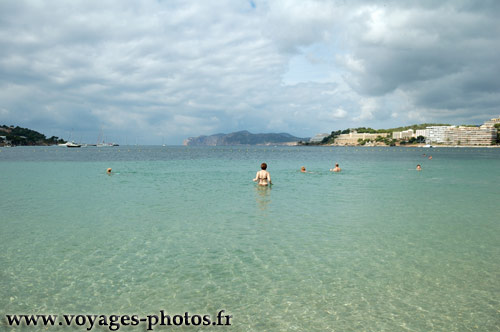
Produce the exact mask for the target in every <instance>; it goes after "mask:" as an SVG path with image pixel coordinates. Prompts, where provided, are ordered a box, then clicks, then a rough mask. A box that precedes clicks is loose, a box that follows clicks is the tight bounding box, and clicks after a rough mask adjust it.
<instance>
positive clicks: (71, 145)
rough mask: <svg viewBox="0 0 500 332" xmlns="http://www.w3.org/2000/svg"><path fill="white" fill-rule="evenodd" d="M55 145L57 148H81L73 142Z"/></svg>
mask: <svg viewBox="0 0 500 332" xmlns="http://www.w3.org/2000/svg"><path fill="white" fill-rule="evenodd" d="M57 145H58V146H65V147H67V148H79V147H81V146H82V145H81V144H77V143H75V142H66V143H61V144H57Z"/></svg>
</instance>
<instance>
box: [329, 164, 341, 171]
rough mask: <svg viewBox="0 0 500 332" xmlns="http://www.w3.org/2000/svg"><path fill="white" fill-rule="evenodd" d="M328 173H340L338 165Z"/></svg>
mask: <svg viewBox="0 0 500 332" xmlns="http://www.w3.org/2000/svg"><path fill="white" fill-rule="evenodd" d="M330 171H332V172H340V171H341V169H340V167H339V164H335V168H332V169H330Z"/></svg>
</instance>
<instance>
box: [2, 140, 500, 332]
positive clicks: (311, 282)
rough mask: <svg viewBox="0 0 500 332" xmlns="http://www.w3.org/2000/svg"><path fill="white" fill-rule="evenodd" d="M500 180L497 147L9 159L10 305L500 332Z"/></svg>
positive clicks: (276, 323) (246, 326) (186, 151)
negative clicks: (259, 180)
mask: <svg viewBox="0 0 500 332" xmlns="http://www.w3.org/2000/svg"><path fill="white" fill-rule="evenodd" d="M424 153H425V154H427V155H429V154H432V156H433V159H432V160H428V159H427V156H425V157H424V156H423V154H424ZM263 161H265V162H267V163H268V165H269V167H268V170H269V171H270V173H271V176H272V180H273V183H274V185H273V186H272V187H271V188H258V187H256V186H255V184H254V183H253V182H252V181H251V179H252V178H253V177H254V176H255V173H256V171H258V169H259V165H260V163H261V162H263ZM335 162H338V163H340V167H341V168H342V172H341V173H332V172H329V171H328V170H329V169H330V168H332V167H333V166H334V163H335ZM417 164H421V165H422V168H423V170H422V171H421V172H417V171H416V170H415V166H416V165H417ZM303 165H304V166H306V167H307V170H308V171H310V172H312V173H307V174H303V173H300V172H299V168H300V166H303ZM108 167H112V168H113V174H112V175H111V176H108V175H106V174H105V170H106V168H108ZM499 184H500V149H485V148H483V149H472V148H437V149H424V148H382V147H381V148H373V147H371V148H354V147H351V148H344V147H204V148H197V147H135V146H134V147H127V146H125V147H123V146H122V147H114V148H96V147H88V148H81V149H67V148H61V147H16V148H1V151H0V192H1V197H2V198H1V200H0V219H1V222H0V266H1V267H2V268H1V270H0V276H1V278H0V310H1V313H2V315H4V314H7V313H9V314H13V313H28V314H31V313H33V314H36V313H52V314H60V315H61V314H64V313H75V314H79V313H83V314H89V313H94V314H141V315H147V314H157V313H158V311H159V310H165V311H167V312H169V313H171V314H176V313H181V314H182V313H184V312H186V311H188V312H190V313H198V314H211V315H215V313H216V312H217V311H218V310H220V309H224V310H226V311H228V312H229V313H230V314H232V315H233V320H232V323H233V325H232V326H230V327H214V328H212V329H213V330H224V331H226V330H227V331H405V330H408V331H499V330H500V301H499V299H500V283H499V280H500V259H499V258H498V257H500V221H499V220H500V204H498V198H499V197H500V186H499ZM1 324H4V325H1ZM0 329H2V330H9V331H14V330H16V329H14V328H7V327H6V326H5V321H4V320H2V321H1V323H0ZM37 329H38V327H37V328H34V327H30V328H29V330H30V331H36V330H37ZM50 329H56V328H55V327H54V328H48V330H50ZM144 329H145V328H144V327H143V326H141V328H140V330H144ZM184 329H186V330H197V329H198V328H193V327H191V328H184ZM40 330H41V328H40ZM56 330H57V329H56ZM125 330H133V329H132V328H128V329H125ZM156 330H168V327H164V328H161V327H157V328H156ZM205 330H207V329H205Z"/></svg>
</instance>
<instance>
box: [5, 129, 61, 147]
mask: <svg viewBox="0 0 500 332" xmlns="http://www.w3.org/2000/svg"><path fill="white" fill-rule="evenodd" d="M0 136H5V140H4V139H0V144H2V145H7V144H12V145H54V144H58V143H64V142H65V141H64V140H62V139H60V138H59V137H56V136H52V137H50V138H47V137H45V135H43V134H40V133H39V132H37V131H34V130H31V129H28V128H21V127H19V126H17V127H14V126H6V125H1V126H0Z"/></svg>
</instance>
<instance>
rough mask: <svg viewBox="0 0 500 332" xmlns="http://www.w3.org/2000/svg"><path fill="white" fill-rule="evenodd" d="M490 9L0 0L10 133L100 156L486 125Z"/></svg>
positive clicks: (493, 54) (310, 2) (3, 106)
mask: <svg viewBox="0 0 500 332" xmlns="http://www.w3.org/2000/svg"><path fill="white" fill-rule="evenodd" d="M498 17H500V1H496V0H491V1H488V0H484V1H481V0H470V1H465V0H463V1H462V0H452V1H446V0H436V1H431V0H420V1H411V0H407V1H391V0H386V1H363V0H349V1H348V0H344V1H341V0H338V1H334V0H328V1H326V0H324V1H323V0H282V1H281V0H275V1H274V0H214V1H205V0H192V1H190V0H179V1H178V0H164V1H162V0H142V1H136V0H71V1H67V0H51V1H42V0H26V1H24V0H2V1H0V124H7V125H19V126H22V127H28V128H32V129H35V130H38V131H41V132H42V133H44V134H46V135H47V136H51V135H55V136H60V137H63V138H66V139H68V138H69V135H70V134H72V138H73V139H75V140H83V141H87V142H95V141H96V140H97V137H98V135H99V133H100V131H102V132H103V133H104V135H105V136H106V139H107V140H108V141H115V142H118V143H121V144H125V143H129V144H131V143H134V144H135V142H138V143H139V144H162V143H163V142H165V143H167V144H181V143H182V140H183V139H184V138H186V137H189V136H198V135H201V134H206V135H209V134H214V133H219V132H224V133H228V132H233V131H237V130H244V129H246V130H249V131H251V132H254V133H257V132H288V133H290V134H293V135H296V136H301V137H307V136H312V135H314V134H316V133H320V132H330V131H332V130H337V129H344V128H348V127H359V126H370V127H374V128H389V127H396V126H400V125H409V124H414V123H423V122H442V123H443V122H444V123H451V124H465V123H468V124H480V123H482V122H483V121H484V120H487V119H489V118H491V117H494V116H498V115H499V114H500V23H498V22H499V20H498Z"/></svg>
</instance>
